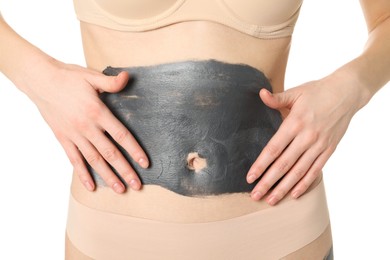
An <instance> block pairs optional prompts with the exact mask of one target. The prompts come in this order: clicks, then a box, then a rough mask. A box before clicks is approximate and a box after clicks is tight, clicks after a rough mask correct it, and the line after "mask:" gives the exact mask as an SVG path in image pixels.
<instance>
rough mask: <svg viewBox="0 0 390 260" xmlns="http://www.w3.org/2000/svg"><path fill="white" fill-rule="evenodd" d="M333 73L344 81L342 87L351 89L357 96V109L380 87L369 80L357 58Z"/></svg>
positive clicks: (351, 92)
mask: <svg viewBox="0 0 390 260" xmlns="http://www.w3.org/2000/svg"><path fill="white" fill-rule="evenodd" d="M331 75H332V76H334V77H335V78H337V80H338V81H339V82H342V84H341V86H342V88H344V89H347V90H350V92H349V93H350V94H351V95H353V96H354V97H355V98H354V102H355V106H356V110H359V109H361V108H362V107H364V106H365V105H366V104H367V103H368V102H369V101H370V99H371V98H372V97H373V96H374V94H375V93H376V91H377V89H379V88H375V86H373V85H372V84H371V83H370V82H369V81H367V79H366V78H365V73H364V72H363V71H362V68H360V66H359V63H358V62H357V61H355V60H354V61H351V62H350V63H347V64H346V65H344V66H342V67H341V68H339V69H337V70H336V71H335V72H333V73H332V74H331Z"/></svg>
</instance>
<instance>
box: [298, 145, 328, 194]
mask: <svg viewBox="0 0 390 260" xmlns="http://www.w3.org/2000/svg"><path fill="white" fill-rule="evenodd" d="M334 150H335V148H328V149H326V150H325V151H324V152H323V153H321V155H320V156H318V158H317V159H316V160H315V162H314V163H313V165H312V166H311V167H310V169H309V171H308V172H307V174H306V175H305V176H304V177H303V178H302V179H301V180H300V181H299V182H298V184H297V185H296V186H295V187H294V189H293V190H292V191H291V196H292V197H293V198H295V199H296V198H299V197H300V196H301V195H302V194H303V193H305V191H306V190H307V189H308V188H309V187H310V185H311V184H312V183H313V182H314V181H315V179H316V178H317V177H318V175H319V174H320V173H321V171H322V168H323V167H324V165H325V163H326V161H327V160H328V159H329V158H330V156H331V155H332V153H333V151H334Z"/></svg>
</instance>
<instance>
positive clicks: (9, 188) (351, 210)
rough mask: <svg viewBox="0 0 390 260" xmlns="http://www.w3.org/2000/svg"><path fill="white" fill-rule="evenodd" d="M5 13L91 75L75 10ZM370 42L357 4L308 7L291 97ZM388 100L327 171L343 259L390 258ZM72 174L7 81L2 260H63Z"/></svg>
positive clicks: (61, 6)
mask: <svg viewBox="0 0 390 260" xmlns="http://www.w3.org/2000/svg"><path fill="white" fill-rule="evenodd" d="M0 3H1V4H0V10H1V11H2V13H3V16H4V17H5V18H6V20H7V21H8V23H9V24H10V25H11V26H12V27H13V28H14V29H15V30H16V31H17V32H18V33H20V34H21V35H22V36H24V37H25V38H26V39H27V40H29V41H30V42H32V43H33V44H35V45H37V46H39V47H40V48H41V49H42V50H44V51H45V52H47V53H48V54H50V55H52V56H54V57H55V58H57V59H59V60H62V61H64V62H68V63H76V64H80V65H84V59H83V54H82V47H81V39H80V35H79V28H78V21H77V20H76V18H75V15H74V11H73V5H72V1H71V0H67V1H48V0H35V1H23V0H12V1H11V0H1V2H0ZM49 10H50V12H49ZM0 37H2V36H1V35H0ZM1 40H3V39H1ZM365 40H366V27H365V23H364V19H363V15H362V13H361V10H360V6H359V3H358V1H356V0H344V1H337V0H327V1H309V0H307V1H306V2H305V3H304V5H303V8H302V10H301V16H300V18H299V21H298V24H297V26H296V30H295V33H294V40H293V44H292V49H291V56H290V60H289V66H288V71H287V78H286V87H287V88H289V87H293V86H295V85H298V84H300V83H303V82H306V81H309V80H313V79H318V78H321V77H323V76H325V75H327V74H328V73H330V72H332V71H333V70H335V69H336V68H337V67H339V66H341V65H342V64H343V63H345V62H347V61H349V60H350V59H352V58H354V57H355V56H356V55H358V54H359V53H360V52H361V50H362V48H363V46H364V43H365ZM0 54H1V50H0ZM389 97H390V89H389V85H387V87H385V88H383V89H382V90H380V91H379V92H378V93H377V95H376V96H374V98H373V99H372V100H371V102H370V104H369V105H367V106H366V107H365V108H364V109H363V110H361V111H359V113H358V114H357V115H356V116H355V118H354V119H353V121H352V122H351V124H350V127H349V129H348V131H347V134H346V135H345V137H344V139H343V140H342V141H341V143H340V145H339V147H338V149H337V150H336V152H335V153H334V155H333V156H332V158H331V159H330V160H329V162H328V164H327V165H326V167H325V169H324V171H325V184H326V191H327V197H328V204H329V210H330V215H331V222H332V228H333V239H334V251H335V257H336V259H386V258H388V257H389V256H388V255H389V253H388V247H389V242H390V239H389V235H390V221H389V220H390V214H389V213H388V212H390V206H389V205H390V203H388V201H389V198H390V191H389V182H390V170H389V154H390V153H389V151H388V150H389V148H390V137H389V133H390V124H389V116H388V113H386V112H385V111H390V102H389V101H390V100H389ZM71 171H72V168H71V166H70V163H69V162H68V159H67V157H66V156H65V153H64V152H63V151H62V148H61V146H60V145H59V144H58V143H57V141H56V139H55V138H54V136H53V134H52V133H51V130H50V129H49V127H48V126H47V125H46V124H45V122H44V121H43V120H42V118H41V117H40V114H39V112H38V111H37V109H36V108H35V106H34V104H32V103H31V102H30V101H29V100H28V99H27V98H26V97H25V96H24V95H23V94H22V93H20V92H19V91H18V90H16V88H15V87H14V86H13V85H12V84H11V83H10V82H9V81H8V80H7V79H6V78H5V77H4V76H2V75H0V180H1V184H0V241H2V242H1V244H0V259H63V250H64V235H65V223H66V214H67V199H68V195H69V184H70V176H71Z"/></svg>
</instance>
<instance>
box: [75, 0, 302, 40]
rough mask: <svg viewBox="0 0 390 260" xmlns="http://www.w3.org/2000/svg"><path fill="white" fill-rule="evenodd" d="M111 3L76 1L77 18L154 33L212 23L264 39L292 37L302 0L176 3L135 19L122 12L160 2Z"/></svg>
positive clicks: (181, 0) (186, 0) (191, 0)
mask: <svg viewBox="0 0 390 260" xmlns="http://www.w3.org/2000/svg"><path fill="white" fill-rule="evenodd" d="M108 1H109V0H100V1H98V0H74V7H75V11H76V14H77V17H78V19H79V20H80V21H84V22H87V23H91V24H96V25H99V26H103V27H106V28H110V29H113V30H119V31H128V32H142V31H149V30H155V29H158V28H161V27H164V26H168V25H172V24H175V23H179V22H186V21H211V22H216V23H219V24H223V25H226V26H228V27H231V28H233V29H236V30H238V31H240V32H243V33H245V34H248V35H251V36H254V37H257V38H263V39H272V38H280V37H287V36H291V34H292V33H293V30H294V26H295V23H296V21H297V19H298V15H299V10H300V7H301V4H302V0H272V1H270V0H256V1H253V0H252V1H249V0H247V1H244V2H243V1H240V3H239V5H238V4H237V3H236V2H235V1H238V0H177V1H176V2H175V3H173V4H171V5H170V6H168V7H166V8H165V9H164V10H163V11H161V12H160V13H157V14H154V15H153V16H150V15H151V14H145V17H143V18H139V17H138V16H137V19H135V18H134V17H125V15H124V13H125V12H124V11H123V9H132V8H133V9H134V8H135V7H138V9H136V10H137V11H138V12H141V13H142V12H146V11H148V9H149V8H150V5H152V4H153V5H155V4H157V3H155V2H154V1H151V0H149V1H145V3H143V4H140V5H142V6H140V7H139V6H138V5H137V4H136V3H134V2H135V0H132V1H130V4H126V3H125V2H124V1H123V0H113V1H111V0H110V2H108ZM138 1H141V0H138ZM160 1H162V0H160ZM166 1H167V0H166ZM166 1H165V2H166ZM147 2H151V3H147ZM163 2H164V1H163ZM168 2H169V3H167V4H170V3H171V2H172V1H168ZM148 4H149V6H148ZM141 7H142V8H141ZM238 7H239V8H238ZM237 9H240V10H237ZM134 12H135V11H132V12H131V11H129V13H134Z"/></svg>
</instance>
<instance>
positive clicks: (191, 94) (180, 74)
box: [90, 60, 282, 196]
mask: <svg viewBox="0 0 390 260" xmlns="http://www.w3.org/2000/svg"><path fill="white" fill-rule="evenodd" d="M122 70H126V71H128V72H129V74H130V75H131V76H132V79H131V81H130V82H129V83H128V85H127V86H126V88H125V89H124V90H123V91H121V92H120V93H116V94H109V93H105V94H102V95H101V98H102V100H103V101H104V103H105V104H106V105H107V106H108V107H109V108H110V110H111V111H112V112H113V113H114V115H115V116H116V117H117V118H118V119H119V120H120V121H121V122H122V123H123V124H124V125H125V126H126V127H127V128H128V129H129V130H130V131H131V132H132V134H133V135H134V136H135V137H136V139H137V140H138V142H139V143H140V144H141V146H142V147H143V148H144V150H145V152H146V153H147V154H148V156H149V159H150V167H149V168H148V169H142V168H141V167H138V165H137V164H136V163H134V162H133V161H132V159H131V158H130V156H129V155H128V154H127V153H126V151H124V150H122V152H123V154H124V155H125V157H126V158H127V159H128V160H129V161H130V162H131V164H132V165H133V166H134V168H135V170H136V171H137V173H138V174H139V177H140V179H141V181H142V183H143V184H144V185H148V184H154V185H159V186H162V187H164V188H166V189H169V190H171V191H173V192H176V193H178V194H181V195H185V196H203V195H218V194H223V193H234V192H249V191H250V190H252V189H253V187H254V185H255V184H256V183H253V184H248V183H247V182H246V178H245V176H246V174H247V171H248V170H249V168H250V166H251V164H252V163H253V162H254V161H255V159H256V158H257V156H258V155H259V154H260V152H261V150H262V149H263V147H264V146H265V145H266V143H267V142H268V140H269V139H270V138H271V137H272V136H273V134H274V133H275V132H276V130H277V128H278V127H279V125H280V123H281V121H282V120H281V116H280V114H279V112H278V111H276V110H273V109H270V108H268V107H267V106H266V105H265V104H264V103H263V102H262V101H261V99H260V98H259V94H258V93H259V91H260V89H261V88H267V89H268V90H270V91H272V88H271V85H270V83H269V81H268V79H267V78H266V77H265V76H264V74H263V73H262V72H260V71H258V70H257V69H254V68H252V67H250V66H247V65H242V64H227V63H222V62H219V61H215V60H207V61H186V62H176V63H169V64H161V65H155V66H148V67H130V68H111V67H108V68H107V69H106V70H105V71H104V73H105V74H107V75H116V74H118V73H119V72H120V71H122ZM90 170H91V172H92V173H93V175H94V178H95V181H96V182H97V184H103V182H102V181H101V179H100V178H99V176H98V175H97V174H96V173H94V171H93V169H90ZM114 170H115V169H114ZM118 176H119V175H118Z"/></svg>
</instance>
